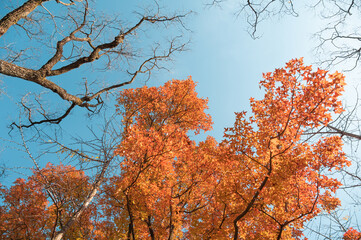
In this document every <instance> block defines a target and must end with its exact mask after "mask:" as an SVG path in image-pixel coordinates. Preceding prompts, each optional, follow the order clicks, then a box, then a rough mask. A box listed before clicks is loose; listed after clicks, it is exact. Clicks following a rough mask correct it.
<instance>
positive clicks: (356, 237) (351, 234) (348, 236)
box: [343, 227, 361, 240]
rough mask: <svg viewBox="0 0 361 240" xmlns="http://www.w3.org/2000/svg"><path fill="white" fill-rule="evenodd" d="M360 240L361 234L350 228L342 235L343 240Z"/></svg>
mask: <svg viewBox="0 0 361 240" xmlns="http://www.w3.org/2000/svg"><path fill="white" fill-rule="evenodd" d="M360 239H361V233H360V232H358V231H357V230H356V229H353V228H352V227H351V228H349V229H348V230H347V232H345V234H344V235H343V240H360Z"/></svg>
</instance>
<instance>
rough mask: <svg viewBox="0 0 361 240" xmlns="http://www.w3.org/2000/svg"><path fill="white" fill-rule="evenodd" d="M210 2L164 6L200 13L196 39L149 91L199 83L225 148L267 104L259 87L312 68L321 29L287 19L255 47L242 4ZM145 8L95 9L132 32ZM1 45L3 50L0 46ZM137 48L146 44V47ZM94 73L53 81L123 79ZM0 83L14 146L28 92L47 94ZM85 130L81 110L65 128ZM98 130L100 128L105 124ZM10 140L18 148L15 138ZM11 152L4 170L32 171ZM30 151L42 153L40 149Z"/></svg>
mask: <svg viewBox="0 0 361 240" xmlns="http://www.w3.org/2000/svg"><path fill="white" fill-rule="evenodd" d="M21 2H24V1H20V0H19V1H18V3H19V4H20V3H21ZM206 2H207V1H206V0H204V1H192V0H184V1H166V0H161V1H159V6H160V8H161V11H162V12H164V13H172V12H178V13H179V12H188V11H189V10H192V11H193V12H194V14H192V15H190V16H189V17H188V18H187V19H186V20H185V24H186V25H187V27H188V28H189V29H190V30H191V32H186V34H187V35H189V36H190V39H191V43H190V44H189V45H188V49H189V50H188V51H186V52H183V53H181V54H178V55H176V56H175V57H174V58H173V59H174V61H173V62H172V63H171V64H168V65H167V66H168V68H169V70H170V71H161V72H158V73H156V74H154V75H153V77H152V79H151V80H150V81H149V82H147V83H146V84H147V85H160V84H163V83H164V82H165V81H168V80H170V79H185V78H187V77H188V76H192V77H193V80H195V81H196V82H198V87H197V91H198V92H199V94H200V96H202V97H208V99H209V113H210V114H211V115H212V117H213V121H214V126H213V129H214V130H213V131H212V132H210V133H209V134H211V135H212V136H214V137H216V139H217V140H221V138H222V136H223V129H224V127H229V126H232V125H233V122H234V112H238V111H243V110H249V102H248V100H249V98H250V97H255V98H257V97H261V95H262V92H261V90H260V89H259V87H258V82H259V80H260V79H261V77H262V73H263V72H268V71H273V70H274V69H275V68H279V67H283V66H284V64H285V63H286V62H287V61H289V60H290V59H292V58H299V57H304V61H305V63H306V64H312V63H313V62H314V61H315V60H316V59H315V58H314V57H313V56H312V49H313V47H314V46H315V42H313V41H312V33H314V32H316V31H317V30H318V29H319V28H320V25H319V24H318V23H317V21H316V20H315V19H316V18H315V17H314V16H313V14H312V13H311V12H310V11H306V12H300V17H298V18H294V17H290V16H285V17H284V18H282V19H278V18H276V19H271V20H268V21H265V22H262V23H261V24H260V28H259V32H258V34H259V35H260V36H261V37H260V38H259V39H257V40H254V39H252V38H251V37H250V35H249V34H248V32H247V28H248V25H247V24H245V21H244V19H243V18H242V17H239V18H236V17H235V15H234V12H235V9H236V7H237V4H236V2H237V1H236V0H233V1H225V2H224V3H223V4H222V7H221V8H219V7H211V8H210V7H206V6H205V3H206ZM54 5H56V4H55V3H52V2H47V3H45V4H44V6H45V7H47V8H48V9H49V10H52V9H53V8H52V7H54ZM147 6H154V1H144V0H137V1H127V2H126V3H124V2H123V1H114V0H102V1H97V3H96V5H95V8H94V9H95V10H96V11H104V12H107V13H109V14H112V13H114V14H119V15H120V16H121V17H122V18H123V19H126V22H129V23H130V24H132V23H134V22H135V21H137V20H138V16H137V15H136V14H135V13H134V12H135V11H138V12H142V11H143V9H144V8H145V7H147ZM4 14H6V11H5V10H4V9H2V8H0V15H1V16H3V15H4ZM154 33H156V34H158V32H156V31H155V32H151V33H149V34H150V35H151V34H154ZM170 34H172V32H170ZM174 34H178V32H174ZM7 35H8V36H10V38H9V39H10V42H12V43H13V44H23V42H21V41H22V40H24V39H19V38H17V37H16V36H17V35H16V32H15V31H13V32H12V29H10V31H9V32H8V33H7ZM5 36H6V35H5ZM12 36H13V38H11V37H12ZM25 40H26V39H25ZM144 42H145V41H144ZM0 44H3V42H1V41H0ZM139 44H142V41H140V43H139ZM144 44H146V42H145V43H144ZM38 57H39V59H40V62H41V59H42V58H44V56H38ZM95 66H96V65H95ZM90 70H91V68H87V67H84V68H80V69H79V70H77V71H74V72H72V73H70V74H66V75H62V76H60V77H59V78H55V81H58V82H62V84H65V85H66V86H68V87H69V86H71V87H79V84H73V83H72V82H76V81H79V80H80V79H81V78H83V77H84V76H85V77H87V78H88V79H89V81H91V80H95V79H97V80H99V79H101V80H104V81H107V80H108V79H111V80H116V79H122V77H123V76H124V75H121V73H120V72H119V71H108V72H104V71H103V72H102V71H101V72H99V71H95V72H94V73H91V74H89V72H90ZM0 81H1V83H0V87H1V89H3V90H4V91H5V93H6V94H2V95H0V100H1V104H2V106H5V108H3V109H2V111H1V112H0V136H1V137H3V138H7V139H9V138H10V137H9V135H8V132H9V129H8V128H7V126H8V125H9V123H11V122H12V121H17V120H18V119H19V114H18V109H19V108H18V107H17V105H16V104H17V103H18V102H19V101H20V99H21V97H22V96H23V95H24V94H26V93H28V92H29V91H31V92H34V93H41V92H43V91H44V89H42V88H40V87H38V86H36V85H35V84H33V83H29V82H25V81H24V80H19V79H14V78H7V77H4V76H1V77H0ZM143 84H144V82H143V81H141V80H139V81H137V82H136V83H134V84H133V85H131V86H130V87H139V86H142V85H143ZM50 95H51V93H50ZM54 97H55V98H56V96H54ZM111 104H112V103H111ZM49 106H51V107H52V108H56V107H58V106H57V105H55V106H54V105H52V102H51V98H50V99H49ZM79 119H82V120H80V121H79ZM91 121H93V122H91V123H92V125H97V118H94V119H92V120H91ZM84 122H86V123H89V122H90V120H88V119H87V118H86V111H84V110H81V109H78V111H77V112H76V113H73V114H72V115H71V116H70V117H69V118H67V119H66V120H65V121H64V122H63V125H62V126H63V127H64V128H63V129H64V130H65V132H67V133H70V135H76V136H80V137H82V136H86V134H88V133H89V132H88V131H87V129H86V127H85V126H86V124H84ZM99 125H101V123H100V122H99ZM15 136H16V134H12V137H15ZM11 140H14V141H19V139H18V138H17V137H15V139H11ZM7 144H8V143H7V142H6V141H2V143H1V145H0V161H1V162H5V163H9V162H14V163H15V165H17V163H21V164H20V165H22V166H26V167H29V166H32V164H31V162H30V161H28V160H27V159H26V154H25V155H24V154H21V153H19V151H18V150H16V149H13V148H10V147H8V145H7ZM10 145H11V144H10ZM11 146H14V145H11ZM32 150H34V151H36V147H35V149H32ZM10 159H11V160H10ZM45 163H46V162H44V163H43V164H45ZM9 174H10V173H9ZM11 176H16V175H11V174H10V175H8V177H7V178H6V179H2V181H3V182H4V183H10V182H12V181H13V177H11Z"/></svg>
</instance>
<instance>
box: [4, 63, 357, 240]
mask: <svg viewBox="0 0 361 240" xmlns="http://www.w3.org/2000/svg"><path fill="white" fill-rule="evenodd" d="M260 84H261V87H263V88H264V89H265V97H264V98H263V99H262V100H255V99H251V107H252V114H250V116H249V117H247V114H246V113H245V112H241V113H236V121H235V124H234V126H233V127H231V128H226V130H225V134H224V140H223V141H222V142H220V143H217V142H216V141H215V139H213V138H212V137H208V138H207V139H206V140H205V141H202V142H199V143H196V142H195V141H194V140H192V138H191V136H192V134H190V133H191V132H193V133H195V134H198V133H200V131H208V130H210V129H211V125H212V122H211V117H210V116H209V115H208V114H206V113H205V110H206V109H207V100H205V99H201V98H199V97H198V96H197V93H196V92H195V86H196V85H195V83H194V82H193V81H192V79H191V78H189V79H187V80H184V81H179V80H172V81H170V82H167V83H166V84H165V85H164V86H161V87H157V88H156V87H151V88H148V87H143V88H139V89H128V90H124V91H122V92H120V93H119V97H118V104H117V113H118V115H119V117H120V118H121V119H122V124H123V133H122V136H121V137H122V139H121V144H120V145H119V146H118V148H117V150H116V151H115V152H114V154H115V155H116V156H117V157H119V158H120V159H121V162H120V164H119V169H118V170H117V172H118V174H116V175H114V176H112V177H109V178H107V179H104V183H103V184H102V186H101V189H100V193H99V194H98V195H97V197H96V199H95V200H94V201H93V202H92V204H91V205H90V207H89V208H88V209H87V211H86V212H85V213H84V214H82V216H81V218H80V219H79V220H78V221H77V222H76V224H74V226H72V230H71V231H69V232H68V233H67V235H66V236H65V238H66V239H76V238H82V239H83V238H85V239H230V238H233V239H281V238H282V239H300V238H301V237H302V231H301V230H302V228H303V224H304V223H305V222H306V221H308V220H310V219H311V218H313V217H315V216H316V215H317V214H319V213H320V212H321V211H331V210H333V209H335V208H336V207H337V206H338V205H339V204H340V202H339V200H338V199H337V198H335V197H334V195H333V194H334V193H335V191H336V190H337V188H338V187H339V186H340V183H339V181H337V180H336V179H333V178H330V177H327V176H326V175H325V172H327V171H331V170H332V169H339V168H342V167H344V166H345V165H348V164H349V162H348V161H347V160H346V158H345V154H344V153H343V151H342V142H341V139H340V138H339V137H336V136H333V137H325V138H319V139H318V141H315V142H311V141H308V139H306V137H305V136H304V135H302V134H303V133H304V131H305V130H306V129H309V128H315V127H319V126H322V125H326V124H327V123H328V122H330V121H331V114H332V113H340V112H342V111H343V110H342V107H341V103H340V101H339V100H338V97H339V96H340V95H341V93H342V91H343V86H344V77H343V76H342V75H341V74H339V73H335V74H327V72H326V71H324V70H320V69H318V70H317V71H312V69H311V67H310V66H304V65H303V62H302V59H296V60H292V61H290V62H289V63H287V65H286V67H285V68H283V69H277V70H276V71H275V72H273V73H267V74H264V80H263V81H261V83H260ZM50 188H51V189H52V191H55V193H56V194H55V195H51V194H49V192H50V191H47V189H50ZM90 188H91V183H90V181H89V179H88V178H87V177H86V175H85V174H84V172H82V171H79V170H75V168H74V167H71V166H63V165H60V166H52V165H48V166H47V167H46V168H44V169H43V170H41V171H34V175H33V176H31V177H30V178H29V179H28V180H27V181H25V180H22V179H19V180H17V181H16V182H15V183H14V185H13V186H12V187H11V188H10V189H7V188H6V187H2V188H1V194H2V197H3V203H2V206H1V209H0V210H1V212H0V221H1V222H3V223H4V224H2V225H1V226H0V236H1V237H2V238H4V239H17V238H27V239H31V238H33V237H32V236H41V237H40V238H46V237H48V238H49V237H51V236H53V234H54V232H55V231H58V230H60V229H61V226H62V223H64V222H65V221H66V219H67V218H69V216H70V215H71V214H72V213H73V212H74V211H75V208H76V206H77V205H79V204H81V202H82V201H83V200H84V199H85V198H86V193H87V192H88V191H89V189H90ZM345 236H346V235H345ZM347 239H352V238H347Z"/></svg>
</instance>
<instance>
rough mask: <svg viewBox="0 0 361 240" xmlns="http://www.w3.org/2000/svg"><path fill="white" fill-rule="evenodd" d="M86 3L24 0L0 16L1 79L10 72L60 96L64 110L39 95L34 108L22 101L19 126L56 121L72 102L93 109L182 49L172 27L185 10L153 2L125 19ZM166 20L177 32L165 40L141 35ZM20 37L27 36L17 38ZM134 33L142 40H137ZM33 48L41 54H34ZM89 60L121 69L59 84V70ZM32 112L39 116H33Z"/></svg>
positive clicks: (178, 24) (84, 0) (163, 26)
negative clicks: (54, 109) (105, 77)
mask: <svg viewBox="0 0 361 240" xmlns="http://www.w3.org/2000/svg"><path fill="white" fill-rule="evenodd" d="M4 4H5V3H4ZM91 4H92V2H91V1H90V0H77V1H72V0H69V1H67V2H65V1H60V0H55V1H49V0H28V1H26V2H25V3H23V4H22V5H20V6H17V7H13V8H15V9H13V10H10V11H9V12H8V13H7V14H6V15H5V16H3V17H2V18H1V19H0V38H1V39H2V41H3V42H4V44H3V45H2V46H0V73H1V74H3V75H6V76H8V77H6V78H4V79H5V82H6V81H14V80H15V78H19V79H22V80H25V81H30V82H32V83H35V84H37V85H38V86H40V87H41V88H43V89H46V90H50V91H51V92H53V93H55V94H56V95H58V96H59V97H60V98H61V99H62V100H63V103H62V104H61V106H63V111H64V112H63V113H62V114H59V113H58V115H57V116H54V113H53V114H52V113H51V112H50V111H49V109H45V108H44V107H43V106H42V99H41V98H37V99H36V100H35V101H36V104H37V105H38V107H37V109H34V108H32V107H31V106H30V105H29V104H28V103H26V101H22V103H21V105H22V106H23V108H24V111H25V112H26V113H27V116H28V121H29V123H28V124H24V125H22V127H30V126H33V125H36V124H41V123H45V122H47V123H59V122H61V121H62V120H63V119H64V118H65V117H66V116H68V115H69V113H70V112H71V111H72V110H73V109H74V108H76V107H82V108H86V109H88V110H89V111H91V112H96V111H98V110H99V108H100V107H101V106H102V105H103V103H104V101H103V97H102V96H103V95H104V94H106V93H109V92H111V91H112V90H114V89H117V88H120V87H123V86H125V85H128V84H131V83H133V82H134V81H135V80H136V79H138V78H139V77H140V76H143V77H145V79H148V78H149V77H150V75H151V73H152V72H153V71H154V70H156V69H160V68H162V67H163V66H162V65H160V62H161V61H165V60H169V59H171V57H172V55H173V54H174V53H176V52H180V51H183V50H184V47H185V42H186V41H185V40H184V39H183V38H182V36H181V33H180V32H179V31H178V30H180V31H181V29H182V28H183V29H185V28H184V26H183V22H182V21H183V19H184V17H186V16H187V14H188V13H184V14H176V13H175V14H170V15H163V14H162V13H161V8H160V7H159V6H158V5H157V4H156V2H155V3H154V4H153V5H154V6H153V8H151V9H147V8H145V10H144V11H143V13H136V14H135V16H136V20H134V19H129V20H128V19H120V17H119V16H112V17H108V16H106V15H104V14H102V13H97V12H96V11H95V10H96V9H92V7H91V6H90V5H91ZM7 7H9V8H11V6H7ZM171 24H173V25H172V26H174V27H175V29H178V30H177V32H178V33H177V34H178V35H179V36H173V37H172V36H168V39H169V40H168V42H164V41H163V42H160V41H161V40H159V38H158V39H156V38H154V37H153V38H151V37H147V36H146V35H145V33H147V32H149V31H150V30H154V29H153V27H154V26H156V27H157V28H158V29H159V28H160V29H167V28H168V27H169V26H171ZM12 30H13V31H12ZM15 30H16V31H17V32H16V31H15ZM155 30H156V29H155ZM157 33H158V31H157ZM147 34H149V33H147ZM139 35H140V36H139ZM24 38H27V41H21V39H24ZM140 38H142V39H141V41H143V42H147V44H139V43H138V42H139V41H140ZM147 45H148V46H149V49H146V46H147ZM39 53H40V54H41V57H37V54H39ZM92 63H94V64H95V63H96V64H97V68H98V69H100V70H109V69H112V68H114V67H116V65H117V64H118V66H117V67H118V69H120V70H122V71H123V72H125V73H126V75H125V76H121V78H122V79H117V80H109V81H107V83H106V84H104V83H102V82H100V81H99V82H98V81H96V82H95V83H92V84H88V82H87V81H86V78H87V76H84V77H82V79H80V80H76V79H75V80H71V81H72V82H76V83H77V84H82V85H83V88H82V90H79V91H78V90H74V87H66V86H64V85H66V84H64V81H65V79H66V78H69V76H68V75H67V76H64V75H65V74H66V73H69V72H74V71H75V70H76V69H78V68H83V69H84V66H87V65H88V66H89V65H91V64H92ZM57 81H58V82H57ZM68 81H69V80H68ZM35 112H37V114H38V115H40V116H41V119H40V120H35V119H34V115H35ZM14 125H15V126H17V127H20V126H19V125H17V124H14Z"/></svg>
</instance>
